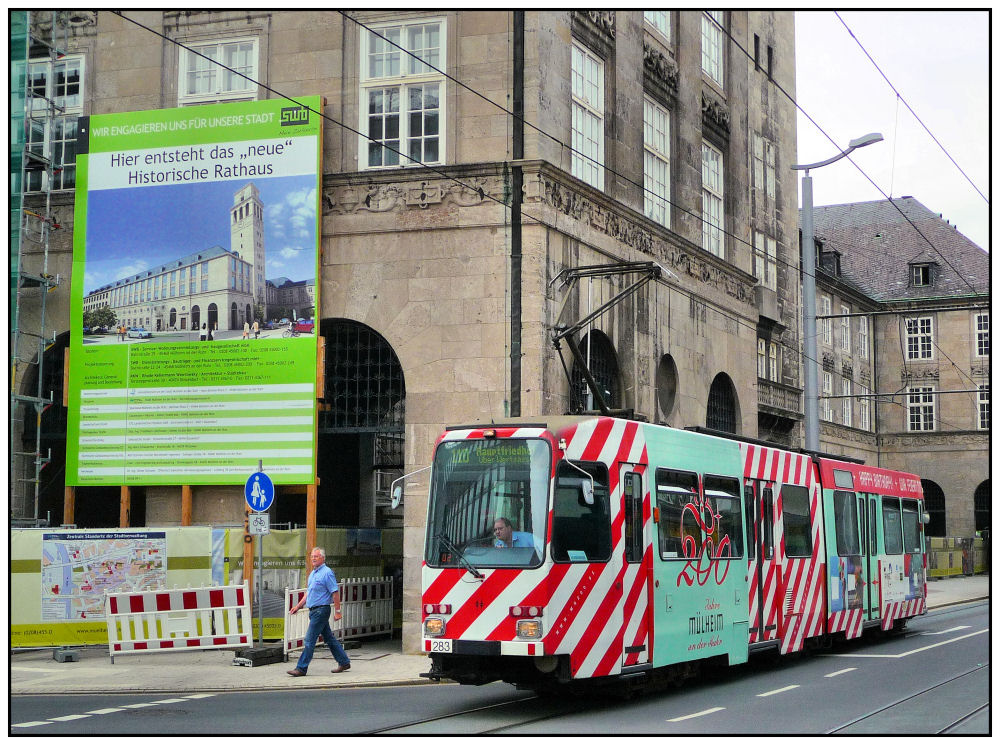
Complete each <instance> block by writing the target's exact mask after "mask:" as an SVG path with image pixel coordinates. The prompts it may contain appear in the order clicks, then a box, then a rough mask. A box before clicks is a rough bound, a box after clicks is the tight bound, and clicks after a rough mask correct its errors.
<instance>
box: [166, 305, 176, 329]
mask: <svg viewBox="0 0 1000 745" xmlns="http://www.w3.org/2000/svg"><path fill="white" fill-rule="evenodd" d="M176 325H177V308H171V309H170V320H169V321H168V322H167V328H169V329H173V328H174V327H175V326H176Z"/></svg>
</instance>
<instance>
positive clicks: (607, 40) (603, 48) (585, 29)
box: [573, 10, 615, 59]
mask: <svg viewBox="0 0 1000 745" xmlns="http://www.w3.org/2000/svg"><path fill="white" fill-rule="evenodd" d="M573 35H574V36H576V37H578V38H579V39H580V40H581V41H582V42H583V43H584V44H586V45H587V46H588V47H590V48H591V49H593V50H594V51H595V52H596V53H597V54H598V55H600V56H601V57H604V58H605V59H606V58H608V57H609V56H610V55H611V53H612V51H614V46H615V11H613V10H586V11H584V10H574V11H573Z"/></svg>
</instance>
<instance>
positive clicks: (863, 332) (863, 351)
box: [858, 316, 868, 360]
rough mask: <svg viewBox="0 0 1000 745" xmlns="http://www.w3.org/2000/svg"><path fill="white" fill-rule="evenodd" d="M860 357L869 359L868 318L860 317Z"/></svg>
mask: <svg viewBox="0 0 1000 745" xmlns="http://www.w3.org/2000/svg"><path fill="white" fill-rule="evenodd" d="M858 356H859V357H860V358H861V359H863V360H866V359H868V316H859V317H858Z"/></svg>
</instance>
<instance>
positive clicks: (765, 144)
mask: <svg viewBox="0 0 1000 745" xmlns="http://www.w3.org/2000/svg"><path fill="white" fill-rule="evenodd" d="M75 17H76V16H75ZM397 44H398V45H399V46H395V45H397ZM153 47H155V48H158V49H160V50H161V51H162V53H157V54H150V49H151V48H153ZM400 47H402V49H400ZM191 50H198V51H202V52H206V51H208V52H211V53H212V54H213V55H215V58H217V59H222V60H225V61H226V64H228V65H229V66H230V67H233V68H234V69H238V70H239V71H240V72H243V73H245V74H246V75H247V76H248V77H249V78H250V79H252V80H253V81H256V83H257V84H252V83H248V82H247V81H246V79H244V78H237V77H236V76H224V75H216V76H212V75H209V74H208V72H207V71H205V70H204V69H203V68H202V67H200V63H199V62H198V59H199V58H196V56H195V55H192V54H191ZM70 51H71V53H72V55H75V57H74V58H79V59H82V60H83V64H82V76H81V82H80V86H81V89H82V91H83V95H82V103H81V113H84V114H98V113H105V112H113V111H128V110H135V109H148V108H160V107H174V106H179V105H188V104H203V103H207V102H215V101H227V100H246V99H254V98H266V97H274V96H276V95H286V96H291V97H294V96H298V95H314V94H319V95H322V96H323V97H324V98H325V107H324V110H323V114H324V116H325V117H326V119H327V120H326V125H325V130H324V134H323V190H322V196H321V205H322V238H321V241H322V243H321V259H320V263H321V266H320V276H319V278H318V279H317V282H319V283H321V292H320V296H321V305H320V307H319V308H318V309H317V310H316V317H317V319H318V323H317V328H318V330H319V332H320V333H321V334H322V335H323V336H324V337H325V338H326V354H325V359H326V365H327V371H326V390H325V391H324V392H323V396H324V400H323V402H321V412H320V433H319V442H320V450H321V455H320V463H319V464H318V465H319V473H320V482H321V483H320V487H319V502H320V507H319V509H320V514H321V523H322V522H326V521H330V520H349V521H352V522H353V523H354V524H357V525H362V526H364V525H381V524H390V523H391V521H394V520H398V519H399V518H398V517H397V516H396V515H394V514H391V513H390V512H389V511H388V509H387V507H386V506H385V505H384V504H382V503H381V502H380V498H379V484H380V483H381V481H382V479H381V474H382V473H383V472H392V473H400V472H403V471H407V472H408V471H412V470H416V469H419V468H422V467H423V466H426V465H427V464H428V463H429V462H430V460H431V455H432V449H433V445H434V441H435V438H436V437H437V436H438V435H439V434H440V433H441V432H442V431H443V429H444V427H446V426H448V425H452V424H459V423H466V422H469V421H471V420H475V419H480V418H497V419H499V418H503V417H507V416H512V415H523V416H546V415H554V414H562V413H565V412H567V411H571V410H581V409H584V408H588V407H591V406H593V403H592V402H591V401H590V400H589V399H588V396H587V394H586V393H585V392H584V390H583V389H582V387H581V385H580V380H581V376H580V370H579V365H578V364H577V363H576V362H575V361H574V359H573V358H572V356H570V354H569V353H568V350H567V344H566V343H565V341H564V342H563V343H562V344H560V345H559V347H558V348H557V346H556V344H555V343H554V337H555V336H556V335H557V333H558V332H559V330H560V329H561V328H562V327H564V326H566V327H572V328H574V329H576V331H575V333H574V334H573V338H574V340H575V341H577V342H578V343H579V345H580V347H581V349H582V350H583V353H584V355H585V356H586V357H588V358H589V359H590V360H591V363H590V364H591V369H592V370H593V371H594V374H595V377H597V379H598V382H599V383H600V384H601V386H602V387H603V389H604V395H605V397H606V399H607V402H608V404H609V405H610V406H612V407H613V408H615V409H622V410H631V411H632V412H633V414H634V415H635V416H639V417H643V418H645V419H648V420H650V421H655V422H660V423H664V424H668V425H671V426H675V427H685V426H703V427H704V426H708V427H710V428H714V429H723V430H728V431H730V432H734V433H738V434H741V435H744V436H750V437H758V436H761V437H769V438H771V439H774V440H776V441H779V442H786V443H790V444H797V443H798V442H799V440H800V433H799V422H800V420H801V413H800V412H801V404H800V394H801V387H800V385H799V378H800V367H799V354H798V351H797V350H798V345H799V336H800V324H799V321H798V318H799V306H800V302H799V281H798V273H799V269H798V266H799V259H798V250H797V213H796V205H797V197H796V186H795V184H796V181H795V178H794V175H793V172H792V171H791V169H790V168H789V166H790V165H791V163H792V162H793V159H794V157H795V152H796V139H795V109H794V106H793V105H792V103H791V102H790V101H789V100H788V98H787V97H785V95H784V94H782V93H781V92H780V91H779V90H778V88H777V87H776V85H775V84H777V85H780V87H781V89H783V90H784V91H786V92H787V93H788V94H789V95H791V96H792V97H794V95H795V78H794V70H795V62H794V28H793V14H792V13H791V12H790V11H788V12H757V11H739V10H736V11H725V12H713V13H703V12H699V11H656V12H646V13H643V12H641V11H617V12H615V11H588V12H583V11H571V10H552V11H524V12H520V11H438V12H431V11H393V12H390V11H375V10H366V11H352V12H345V13H340V12H336V11H297V12H280V11H260V10H250V11H214V12H211V11H129V12H127V13H125V14H124V15H123V16H119V15H118V14H116V13H113V12H107V11H99V12H96V13H81V14H78V21H77V25H76V26H74V33H73V36H72V38H71V50H70ZM522 112H523V113H522ZM522 116H523V121H522ZM57 198H58V200H61V201H59V204H60V205H64V206H60V207H58V209H63V210H65V218H66V223H67V231H66V232H67V234H68V233H69V232H70V231H69V227H70V226H71V219H70V214H69V213H71V206H72V191H66V192H62V193H60V194H59V195H58V197H57ZM68 245H69V244H68V242H67V244H66V249H67V250H66V253H65V254H59V257H60V258H59V259H58V260H59V261H64V262H65V269H64V271H65V272H66V273H67V274H68V272H69V270H70V266H69V258H70V257H69V253H68ZM65 292H68V285H67V286H64V287H61V288H59V293H61V294H65ZM619 295H621V297H620V298H619V297H618V296H619ZM613 300H616V302H611V301H613ZM57 307H59V309H60V310H59V313H64V314H65V315H64V316H58V317H60V318H64V319H65V323H64V328H66V327H68V304H67V303H65V301H62V304H61V305H58V306H57ZM595 311H599V312H596V313H595ZM588 316H593V317H592V318H591V320H590V322H588V323H583V324H581V323H580V322H581V321H582V320H583V319H585V318H587V317H588ZM359 339H363V340H364V346H363V348H364V349H366V350H370V353H369V352H366V353H365V354H364V355H357V354H356V352H357V348H358V347H359V344H360V342H358V340H359ZM761 343H763V345H764V349H765V350H766V353H767V364H766V365H765V366H764V367H763V368H760V367H758V368H757V369H758V374H755V368H754V366H753V365H752V363H750V361H751V360H754V359H755V357H756V355H757V353H758V349H760V345H761ZM772 350H773V355H772ZM359 357H363V359H358V358H359ZM348 358H349V359H348ZM772 360H773V362H772ZM341 363H343V364H341ZM338 365H341V367H337V366H338ZM341 368H343V370H346V371H347V372H341ZM374 370H378V371H379V372H378V375H376V374H375V373H374V372H372V371H374ZM761 372H763V373H764V374H763V375H761V374H759V373H761ZM567 373H568V374H567ZM365 375H371V377H370V378H369V382H371V385H368V386H367V387H366V388H365V390H364V391H358V390H356V389H355V388H352V387H351V385H350V384H351V383H352V382H356V379H357V378H358V377H359V376H362V377H363V376H365ZM385 380H388V381H389V384H385ZM380 386H382V387H381V388H380ZM376 389H379V390H377V391H376ZM342 402H343V403H342ZM366 407H367V410H368V412H369V413H370V416H367V417H361V419H360V420H359V421H355V420H353V419H351V416H354V414H356V410H357V409H365V408H366ZM352 412H354V413H353V414H352ZM352 438H353V439H352ZM358 443H360V444H358ZM352 448H353V450H352ZM345 453H346V455H345ZM351 453H356V455H353V456H352V455H351ZM352 458H353V460H352ZM324 468H327V469H328V470H327V471H324ZM352 472H353V476H352V475H351V474H352ZM180 490H181V487H180V486H177V487H176V488H172V487H171V488H167V487H162V488H159V487H158V488H156V489H153V488H150V489H147V493H146V521H147V523H148V524H170V523H171V522H176V519H177V515H178V513H179V504H180ZM278 501H279V502H280V501H282V500H281V496H280V495H279V500H278ZM293 501H294V500H285V502H289V503H291V502H293ZM242 502H243V499H242V491H241V489H240V488H233V489H231V490H226V489H219V488H211V489H209V488H205V489H201V488H199V489H196V490H195V493H194V514H195V519H196V520H200V521H208V522H212V521H215V522H230V523H233V522H239V521H240V520H241V517H242ZM425 506H426V482H424V486H423V488H422V489H421V487H420V486H419V485H417V484H413V485H411V488H408V491H407V494H406V499H405V502H404V505H403V508H402V509H403V517H402V524H403V526H404V548H403V551H404V583H405V589H404V594H405V599H404V614H403V623H404V639H405V640H407V642H406V643H407V646H408V647H410V648H413V645H415V643H416V639H417V637H418V635H419V630H418V626H419V616H420V614H419V576H420V565H421V556H422V544H423V539H424V523H425ZM324 510H325V511H326V512H325V513H324ZM324 514H326V515H328V516H331V517H328V518H326V520H324V518H323V515H324ZM345 516H346V517H345ZM340 524H343V523H340Z"/></svg>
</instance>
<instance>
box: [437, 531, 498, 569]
mask: <svg viewBox="0 0 1000 745" xmlns="http://www.w3.org/2000/svg"><path fill="white" fill-rule="evenodd" d="M434 537H435V538H437V539H438V541H440V543H441V545H442V546H444V547H445V549H447V550H448V551H451V552H452V553H453V554H455V556H457V557H458V561H459V562H460V563H461V564H462V566H464V567H465V568H466V569H467V570H468V571H469V572H470V573H471V574H472V576H473V577H475V578H476V579H485V578H486V575H485V574H483V573H482V572H480V571H479V570H478V569H476V568H475V567H474V566H472V562H470V561H469V560H468V559H466V558H465V554H463V553H462V549H460V548H459V547H458V546H456V545H455V543H454V542H453V541H452V540H451V538H449V537H448V536H446V535H445V534H444V533H438V534H437V535H436V536H434Z"/></svg>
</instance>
